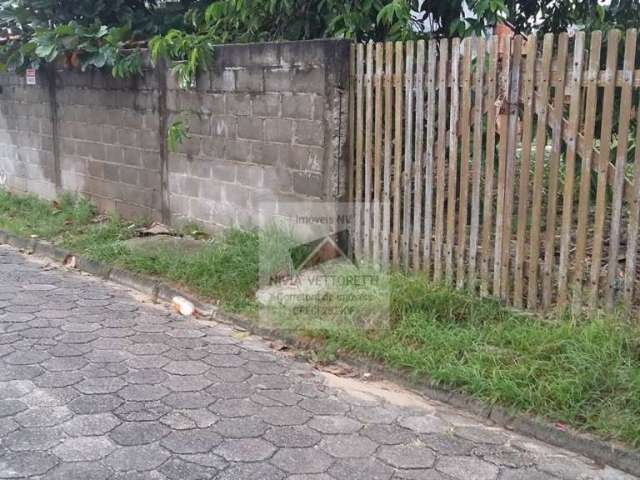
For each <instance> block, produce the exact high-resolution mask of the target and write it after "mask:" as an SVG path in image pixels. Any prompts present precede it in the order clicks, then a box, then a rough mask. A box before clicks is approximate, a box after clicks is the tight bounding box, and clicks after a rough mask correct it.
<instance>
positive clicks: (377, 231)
mask: <svg viewBox="0 0 640 480" xmlns="http://www.w3.org/2000/svg"><path fill="white" fill-rule="evenodd" d="M375 72H376V73H375V77H374V90H375V106H374V134H373V236H372V237H373V238H372V243H373V259H374V260H375V261H376V262H377V261H380V246H381V241H380V240H381V235H382V211H381V203H382V120H383V116H384V112H383V111H382V77H383V75H384V50H383V44H382V43H376V45H375Z"/></svg>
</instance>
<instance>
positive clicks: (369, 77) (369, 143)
mask: <svg viewBox="0 0 640 480" xmlns="http://www.w3.org/2000/svg"><path fill="white" fill-rule="evenodd" d="M364 88H365V96H366V100H365V101H366V109H365V117H364V135H365V137H364V193H365V197H364V249H363V251H364V255H365V257H367V260H370V259H371V240H372V238H371V213H372V212H371V199H372V187H373V178H372V177H373V150H372V148H373V42H369V43H368V44H367V71H366V74H365V78H364Z"/></svg>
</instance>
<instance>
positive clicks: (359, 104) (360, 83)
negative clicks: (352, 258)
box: [354, 43, 365, 260]
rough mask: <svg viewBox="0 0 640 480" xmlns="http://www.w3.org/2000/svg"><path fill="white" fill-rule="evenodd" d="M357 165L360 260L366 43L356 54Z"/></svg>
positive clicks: (359, 254) (358, 255)
mask: <svg viewBox="0 0 640 480" xmlns="http://www.w3.org/2000/svg"><path fill="white" fill-rule="evenodd" d="M356 64H357V65H356V67H357V68H356V70H357V72H356V162H355V163H356V165H355V170H356V171H355V202H356V205H355V242H354V243H355V251H356V258H358V260H360V258H361V257H362V253H363V252H362V251H363V245H364V242H363V231H362V222H363V216H364V212H363V209H362V202H363V200H364V191H363V188H364V182H363V170H364V156H363V151H364V150H363V148H364V64H365V57H364V45H363V44H361V43H359V44H358V47H357V55H356Z"/></svg>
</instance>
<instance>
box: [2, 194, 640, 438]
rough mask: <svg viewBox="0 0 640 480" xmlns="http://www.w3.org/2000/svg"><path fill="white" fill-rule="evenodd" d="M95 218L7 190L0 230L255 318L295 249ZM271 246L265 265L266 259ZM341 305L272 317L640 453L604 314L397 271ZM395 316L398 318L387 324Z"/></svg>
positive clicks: (630, 391)
mask: <svg viewBox="0 0 640 480" xmlns="http://www.w3.org/2000/svg"><path fill="white" fill-rule="evenodd" d="M94 216H95V210H94V209H93V207H92V206H91V205H90V204H89V203H88V202H86V201H84V200H81V199H74V198H72V197H70V196H67V197H64V198H63V199H61V200H60V201H59V202H58V203H57V204H52V203H47V202H43V201H40V200H37V199H35V198H34V197H21V196H16V195H10V194H8V193H6V192H3V191H1V190H0V228H2V229H5V230H9V231H12V232H14V233H17V234H20V235H23V236H31V235H37V236H38V237H41V238H45V239H48V240H51V241H53V242H55V243H57V244H60V245H63V246H65V247H67V248H70V249H72V250H73V251H75V252H76V253H80V254H85V255H88V256H90V257H91V258H93V259H96V260H101V261H103V262H107V263H110V264H113V265H118V266H121V267H124V268H128V269H130V270H133V271H136V272H142V273H147V274H152V275H157V276H159V277H162V278H165V279H168V280H170V281H172V282H174V283H176V284H179V285H182V286H184V287H186V288H188V289H189V290H191V291H192V292H194V293H196V294H198V295H200V296H202V297H206V298H208V299H213V300H216V301H218V302H219V303H220V305H221V306H222V307H223V308H224V309H227V310H232V311H236V312H240V313H243V314H245V315H248V316H250V317H253V318H255V316H256V315H255V314H256V313H257V305H256V302H255V300H254V298H253V294H254V292H255V290H256V288H257V284H258V276H259V272H260V265H261V261H262V263H263V265H264V264H266V268H267V270H271V271H278V270H279V269H281V268H282V262H283V258H284V257H283V254H285V253H287V252H288V251H290V247H291V246H292V245H293V243H292V240H291V238H290V236H289V235H288V234H282V233H281V232H277V231H275V230H267V231H262V232H258V231H249V232H243V231H237V230H230V231H229V232H227V234H226V235H223V236H220V237H216V238H214V239H212V240H210V241H208V242H207V243H206V246H205V247H204V248H202V249H201V250H199V251H197V252H195V253H192V254H185V253H184V252H176V251H172V250H153V251H141V250H138V249H136V250H132V249H130V248H128V247H127V246H126V244H125V240H127V239H129V238H131V237H132V236H134V235H135V231H134V230H135V226H136V224H135V222H133V223H132V222H125V221H124V220H122V219H120V218H118V217H117V216H110V217H108V218H107V219H106V220H104V221H101V222H98V223H96V222H94V221H93V220H94ZM187 230H189V231H196V230H198V229H197V226H188V227H187ZM265 249H266V250H267V251H269V254H268V255H266V257H267V258H266V261H265V258H264V257H265V256H264V254H262V255H261V254H260V253H259V252H264V251H265ZM350 268H352V267H350ZM359 272H360V273H362V272H363V270H360V271H359ZM338 290H339V292H340V293H342V294H345V293H349V292H350V289H349V288H344V287H340V288H339V289H338ZM331 298H332V297H331V296H327V297H325V298H323V299H322V300H321V302H325V303H326V305H324V306H328V307H330V308H329V309H321V308H318V309H315V308H311V309H309V310H307V311H306V312H305V313H296V314H295V315H292V314H291V312H286V311H284V312H283V311H282V310H281V309H275V310H274V311H273V312H271V315H270V318H271V321H272V322H274V326H276V327H278V328H288V329H293V331H294V332H295V333H297V334H298V335H300V336H304V337H312V338H314V339H316V340H317V341H318V344H319V345H320V347H319V349H320V351H321V355H322V356H323V358H330V357H331V356H332V355H334V354H335V353H337V352H346V353H349V354H357V355H364V356H367V357H369V358H372V359H374V360H376V361H380V362H382V363H385V364H387V365H390V366H392V367H396V368H400V369H402V370H404V371H405V372H406V373H407V374H408V375H409V376H411V377H413V378H415V379H426V378H428V379H430V380H432V381H435V382H437V383H439V384H441V385H443V386H448V387H453V388H456V389H458V390H460V391H464V392H466V393H469V394H471V395H473V396H475V397H477V398H479V399H482V400H484V401H487V402H490V403H496V404H500V405H505V406H510V407H513V408H515V409H517V410H519V411H524V412H530V413H534V414H537V415H541V416H544V417H546V418H547V419H548V420H550V421H552V422H563V423H566V424H568V425H571V426H573V427H574V428H577V429H581V430H584V431H589V432H592V433H595V434H597V435H599V436H600V437H603V438H608V439H616V440H620V441H623V442H626V443H627V444H629V445H632V446H634V447H638V446H640V328H639V327H638V326H637V325H633V324H630V323H626V322H625V321H623V320H621V319H618V318H616V317H613V316H607V315H601V314H594V315H591V316H588V317H587V316H585V317H580V316H572V315H571V314H569V313H557V314H555V315H548V316H547V317H542V316H539V315H534V314H526V313H523V312H518V311H514V310H512V309H508V308H505V307H503V306H502V305H500V304H499V303H498V302H496V301H492V300H487V299H480V298H478V297H477V296H475V295H473V294H469V293H466V292H460V291H456V290H452V289H450V288H448V287H445V286H434V285H430V284H429V283H428V282H426V281H425V279H424V278H422V277H421V276H420V275H414V274H412V275H403V274H400V273H394V274H391V275H390V278H389V284H388V289H387V290H385V289H381V290H380V291H379V295H378V294H376V295H374V300H373V301H365V302H354V303H345V304H337V303H336V302H335V301H333V300H332V299H331ZM331 302H333V303H331ZM319 307H322V305H319ZM319 311H322V312H324V313H323V314H322V315H320V314H319V313H318V312H319ZM328 312H329V313H328ZM385 315H386V316H388V318H389V322H384V321H381V320H384V317H385Z"/></svg>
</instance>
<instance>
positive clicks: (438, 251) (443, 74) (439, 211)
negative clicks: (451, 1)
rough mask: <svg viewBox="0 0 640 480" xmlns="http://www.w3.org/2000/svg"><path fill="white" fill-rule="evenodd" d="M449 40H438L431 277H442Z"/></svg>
mask: <svg viewBox="0 0 640 480" xmlns="http://www.w3.org/2000/svg"><path fill="white" fill-rule="evenodd" d="M448 57H449V41H448V40H447V39H446V38H443V39H441V40H440V62H439V64H438V141H437V146H436V158H437V162H438V163H437V168H436V175H437V187H436V190H437V191H436V226H435V242H434V259H433V262H434V269H433V279H434V280H435V281H436V282H438V281H440V280H441V279H442V263H443V251H442V250H443V242H444V230H445V225H444V210H445V203H444V199H445V176H446V175H445V173H446V172H445V168H446V159H445V155H446V132H447V107H448V104H447V77H448V76H447V65H448V62H449V59H448Z"/></svg>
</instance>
